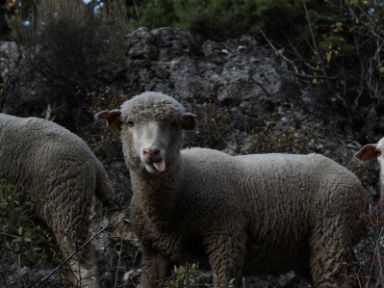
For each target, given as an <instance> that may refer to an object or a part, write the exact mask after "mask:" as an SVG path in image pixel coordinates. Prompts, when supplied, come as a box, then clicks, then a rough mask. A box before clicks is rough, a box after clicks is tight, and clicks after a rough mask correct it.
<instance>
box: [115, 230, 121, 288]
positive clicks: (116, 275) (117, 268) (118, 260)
mask: <svg viewBox="0 0 384 288" xmlns="http://www.w3.org/2000/svg"><path fill="white" fill-rule="evenodd" d="M122 252H123V237H121V238H120V251H119V258H118V259H117V266H116V272H115V279H114V281H113V288H117V282H118V280H119V268H120V263H121V253H122Z"/></svg>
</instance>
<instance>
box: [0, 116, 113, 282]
mask: <svg viewBox="0 0 384 288" xmlns="http://www.w3.org/2000/svg"><path fill="white" fill-rule="evenodd" d="M0 147H1V149H0V163H1V167H0V180H2V181H5V182H6V183H10V184H14V185H15V186H16V187H17V189H19V190H20V191H22V193H24V194H25V196H26V199H28V200H29V201H30V202H32V203H33V217H36V218H37V219H38V220H40V221H42V222H43V223H44V224H46V226H47V227H48V228H50V229H51V230H52V232H53V235H54V237H55V239H56V242H57V244H58V246H59V248H60V249H61V251H62V253H63V255H64V256H65V257H67V256H69V255H71V254H72V253H73V252H74V251H76V249H78V248H79V246H80V245H81V244H83V243H84V242H85V241H86V240H87V238H88V237H89V236H90V233H89V226H90V221H91V217H92V213H93V211H92V210H93V205H94V198H95V197H94V196H95V195H96V196H98V198H100V199H101V200H103V201H109V199H111V197H112V194H113V190H112V186H111V184H110V181H109V178H108V176H107V174H106V172H105V170H104V168H103V166H102V164H101V163H100V162H99V160H98V159H97V158H96V157H95V155H94V154H93V153H92V151H91V150H90V149H89V147H88V146H87V145H86V144H85V142H84V141H83V140H81V139H80V138H79V137H77V136H76V135H74V134H72V133H71V132H69V131H68V130H66V129H65V128H63V127H61V126H59V125H57V124H55V123H53V122H50V121H48V120H44V119H39V118H20V117H15V116H11V115H6V114H1V113H0ZM69 266H70V267H71V270H72V272H73V273H69V274H70V275H67V277H68V278H69V280H70V281H72V283H73V284H75V285H81V286H82V287H89V288H95V287H99V284H98V276H97V269H96V259H95V251H94V248H93V246H92V245H91V244H89V245H87V246H86V247H85V248H84V250H83V251H80V252H79V253H78V254H77V255H76V256H75V257H73V258H72V259H71V260H70V261H69Z"/></svg>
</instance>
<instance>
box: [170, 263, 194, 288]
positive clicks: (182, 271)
mask: <svg viewBox="0 0 384 288" xmlns="http://www.w3.org/2000/svg"><path fill="white" fill-rule="evenodd" d="M198 278H199V264H198V263H193V264H186V265H185V266H175V267H174V268H173V277H172V279H170V280H168V281H166V283H165V285H164V286H165V287H167V288H187V287H192V286H193V285H196V284H198V282H199V281H198Z"/></svg>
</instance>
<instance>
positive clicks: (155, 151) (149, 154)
mask: <svg viewBox="0 0 384 288" xmlns="http://www.w3.org/2000/svg"><path fill="white" fill-rule="evenodd" d="M143 154H144V157H145V158H146V159H148V160H151V161H153V162H156V161H157V160H158V159H159V156H160V149H159V148H156V147H155V148H145V149H143Z"/></svg>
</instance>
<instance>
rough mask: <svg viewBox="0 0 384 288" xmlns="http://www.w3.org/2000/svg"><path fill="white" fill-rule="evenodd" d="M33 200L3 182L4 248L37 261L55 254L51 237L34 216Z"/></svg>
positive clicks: (0, 228)
mask: <svg viewBox="0 0 384 288" xmlns="http://www.w3.org/2000/svg"><path fill="white" fill-rule="evenodd" d="M31 210H32V203H31V202H30V201H29V200H28V199H26V198H25V197H24V194H23V193H21V192H20V191H18V190H16V189H15V187H14V186H11V185H4V184H2V185H0V243H2V247H1V248H2V249H6V250H8V251H12V253H14V254H15V255H20V254H22V255H23V259H25V260H27V261H29V262H35V261H36V260H38V259H40V258H41V257H43V258H46V256H48V255H52V253H54V250H53V249H52V248H53V247H52V245H51V244H50V243H51V240H50V239H51V237H50V235H49V234H48V233H47V231H46V230H45V228H43V227H42V226H40V225H37V224H36V223H35V222H34V221H33V220H32V218H31Z"/></svg>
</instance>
